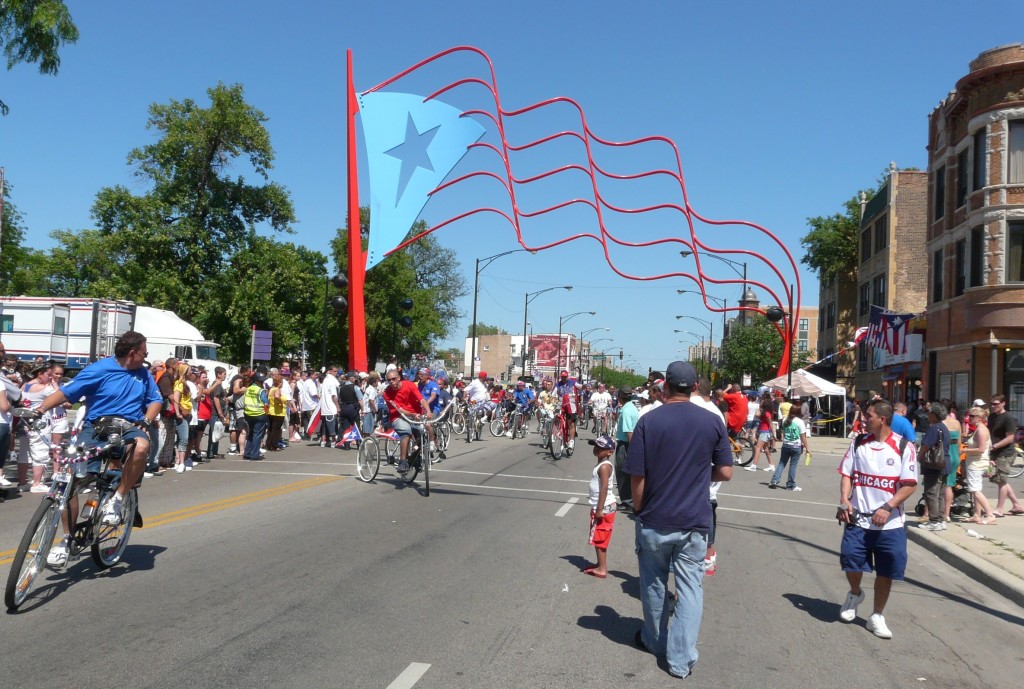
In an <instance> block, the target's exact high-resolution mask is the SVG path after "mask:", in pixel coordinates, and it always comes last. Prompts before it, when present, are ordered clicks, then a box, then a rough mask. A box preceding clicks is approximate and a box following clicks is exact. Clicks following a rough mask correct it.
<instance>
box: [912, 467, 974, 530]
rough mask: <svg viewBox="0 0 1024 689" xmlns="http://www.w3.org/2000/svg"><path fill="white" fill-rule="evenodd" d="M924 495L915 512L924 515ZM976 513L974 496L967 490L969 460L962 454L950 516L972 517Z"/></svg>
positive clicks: (957, 470) (954, 486) (919, 515)
mask: <svg viewBox="0 0 1024 689" xmlns="http://www.w3.org/2000/svg"><path fill="white" fill-rule="evenodd" d="M924 510H925V500H924V495H922V496H921V498H920V499H919V500H918V501H917V506H916V507H915V508H914V514H916V515H917V516H918V517H923V516H924ZM972 514H974V496H973V495H971V494H970V493H969V492H967V462H966V461H965V457H964V455H962V454H961V455H960V465H959V466H958V467H957V469H956V483H955V484H954V485H953V505H952V507H950V508H949V516H950V517H970V516H971V515H972Z"/></svg>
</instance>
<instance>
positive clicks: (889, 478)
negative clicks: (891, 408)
mask: <svg viewBox="0 0 1024 689" xmlns="http://www.w3.org/2000/svg"><path fill="white" fill-rule="evenodd" d="M897 438H899V436H898V435H896V434H895V433H891V434H890V435H889V437H888V438H886V440H885V442H881V441H879V440H875V438H874V436H872V435H868V436H867V437H866V438H865V439H864V442H862V443H860V444H859V445H858V444H857V439H856V438H854V440H853V442H851V443H850V447H849V449H848V450H847V451H846V454H845V455H843V461H842V462H840V464H839V473H840V474H842V475H843V476H848V477H849V478H850V480H851V481H852V482H853V495H852V496H851V497H850V503H851V504H852V505H853V509H855V510H856V511H857V512H858V513H859V514H857V515H855V521H854V522H853V523H854V524H856V525H857V526H859V527H861V528H862V529H870V530H871V531H879V530H887V529H902V528H903V522H904V516H903V507H902V506H900V507H897V508H896V509H894V510H893V511H892V512H890V513H889V521H887V522H886V523H885V524H884V525H883V526H875V525H874V524H872V523H871V515H872V513H873V512H874V511H875V510H877V509H878V508H879V507H880V506H881V504H882V503H883V502H885V501H886V500H889V499H890V498H892V496H894V495H895V494H896V491H897V490H899V488H900V485H901V484H908V485H917V448H916V447H914V443H907V447H906V448H905V449H904V450H903V456H902V457H900V454H899V440H897Z"/></svg>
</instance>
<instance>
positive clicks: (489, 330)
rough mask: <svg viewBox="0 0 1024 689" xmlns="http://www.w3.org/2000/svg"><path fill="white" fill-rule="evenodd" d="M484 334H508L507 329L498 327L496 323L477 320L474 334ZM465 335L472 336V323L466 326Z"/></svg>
mask: <svg viewBox="0 0 1024 689" xmlns="http://www.w3.org/2000/svg"><path fill="white" fill-rule="evenodd" d="M484 335H508V331H507V330H505V329H504V328H499V327H498V326H496V325H487V324H486V323H480V322H477V324H476V336H477V337H483V336H484ZM466 337H473V324H472V323H470V324H469V327H467V328H466Z"/></svg>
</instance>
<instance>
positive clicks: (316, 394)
mask: <svg viewBox="0 0 1024 689" xmlns="http://www.w3.org/2000/svg"><path fill="white" fill-rule="evenodd" d="M297 387H298V389H299V410H300V411H313V410H314V409H316V408H317V405H319V404H320V391H319V390H318V389H317V386H316V381H315V380H313V379H312V378H307V379H306V380H300V381H299V384H298V386H297Z"/></svg>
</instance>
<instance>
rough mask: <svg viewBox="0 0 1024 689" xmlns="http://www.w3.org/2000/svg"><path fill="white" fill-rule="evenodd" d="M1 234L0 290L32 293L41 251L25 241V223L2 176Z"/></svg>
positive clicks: (34, 287)
mask: <svg viewBox="0 0 1024 689" xmlns="http://www.w3.org/2000/svg"><path fill="white" fill-rule="evenodd" d="M0 227H2V228H3V235H2V237H0V294H34V290H35V289H36V287H37V282H38V280H39V279H40V276H41V270H40V263H41V262H42V260H43V255H42V253H41V252H39V251H35V250H33V249H31V248H29V247H26V246H25V245H24V241H25V225H24V219H23V218H22V216H21V213H19V212H18V209H17V207H15V205H14V204H13V203H11V194H10V184H9V183H8V182H7V180H6V179H5V180H4V188H3V217H2V218H0Z"/></svg>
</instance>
